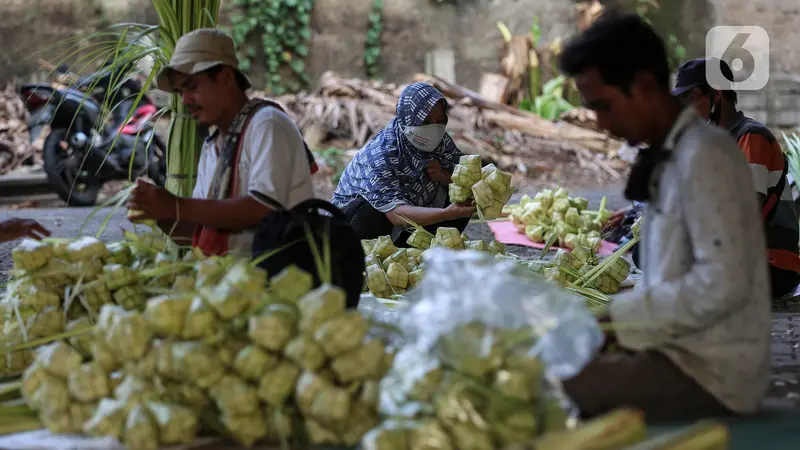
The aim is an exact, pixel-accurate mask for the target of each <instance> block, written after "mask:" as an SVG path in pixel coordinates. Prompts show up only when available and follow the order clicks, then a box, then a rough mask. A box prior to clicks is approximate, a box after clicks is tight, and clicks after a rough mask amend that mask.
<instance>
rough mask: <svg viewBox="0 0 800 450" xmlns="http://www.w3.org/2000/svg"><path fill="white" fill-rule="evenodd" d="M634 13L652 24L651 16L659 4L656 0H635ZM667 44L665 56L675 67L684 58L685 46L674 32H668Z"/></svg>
mask: <svg viewBox="0 0 800 450" xmlns="http://www.w3.org/2000/svg"><path fill="white" fill-rule="evenodd" d="M635 8H636V13H637V14H639V17H641V18H642V19H644V21H645V22H647V23H648V24H650V25H653V18H654V17H655V16H656V15H657V14H658V12H659V10H660V8H661V6H660V5H659V3H658V0H636V5H635ZM665 44H666V46H667V57H668V58H669V65H670V67H671V68H672V69H676V68H677V67H678V66H680V65H681V64H682V63H683V62H684V61H685V60H686V47H684V46H683V44H681V42H680V40H679V39H678V37H677V36H676V35H675V33H668V34H667V38H666V40H665Z"/></svg>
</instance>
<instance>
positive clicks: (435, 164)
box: [425, 159, 452, 185]
mask: <svg viewBox="0 0 800 450" xmlns="http://www.w3.org/2000/svg"><path fill="white" fill-rule="evenodd" d="M425 172H426V173H427V174H428V178H430V180H431V181H434V182H436V183H439V184H444V185H447V184H450V180H451V176H452V174H451V173H449V172H448V171H446V170H444V169H442V165H441V164H439V161H437V160H435V159H434V160H433V161H431V162H430V163H428V166H427V167H426V168H425Z"/></svg>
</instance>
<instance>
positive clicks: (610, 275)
mask: <svg viewBox="0 0 800 450" xmlns="http://www.w3.org/2000/svg"><path fill="white" fill-rule="evenodd" d="M599 263H600V260H599V259H598V258H597V256H596V255H595V254H594V252H593V251H592V249H591V248H589V247H585V246H583V245H578V246H576V247H575V248H573V249H572V251H566V250H564V249H562V248H560V249H558V251H557V252H556V256H555V258H553V260H552V261H543V260H536V261H532V262H531V263H530V265H529V267H530V268H531V270H532V271H534V272H538V273H541V274H543V275H544V276H545V278H547V279H548V280H553V281H557V282H560V283H561V284H563V285H567V284H568V283H574V282H576V281H578V280H580V279H581V278H583V277H584V276H586V275H587V274H588V275H589V276H590V277H591V279H590V280H589V281H590V282H589V283H587V284H585V286H586V287H589V288H593V289H597V290H598V291H600V292H602V293H603V294H616V293H617V292H619V288H620V286H621V285H622V283H623V282H624V281H625V280H626V279H627V278H628V275H629V274H630V271H631V266H630V264H629V263H628V261H626V260H625V259H623V258H621V257H616V255H612V256H611V257H609V263H608V265H607V266H606V267H603V268H602V270H600V271H598V274H597V276H596V277H593V275H594V272H593V270H597V268H598V266H599Z"/></svg>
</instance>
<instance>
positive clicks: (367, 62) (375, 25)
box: [364, 0, 383, 78]
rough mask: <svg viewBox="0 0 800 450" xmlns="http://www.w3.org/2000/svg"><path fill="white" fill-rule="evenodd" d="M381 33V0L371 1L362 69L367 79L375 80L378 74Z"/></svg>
mask: <svg viewBox="0 0 800 450" xmlns="http://www.w3.org/2000/svg"><path fill="white" fill-rule="evenodd" d="M382 32H383V0H373V3H372V11H371V12H370V13H369V29H368V30H367V38H366V40H365V41H364V69H365V71H366V72H367V76H368V77H369V78H375V77H376V76H377V74H378V62H379V60H380V56H381V34H382Z"/></svg>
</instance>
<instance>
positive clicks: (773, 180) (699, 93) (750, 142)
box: [672, 58, 800, 298]
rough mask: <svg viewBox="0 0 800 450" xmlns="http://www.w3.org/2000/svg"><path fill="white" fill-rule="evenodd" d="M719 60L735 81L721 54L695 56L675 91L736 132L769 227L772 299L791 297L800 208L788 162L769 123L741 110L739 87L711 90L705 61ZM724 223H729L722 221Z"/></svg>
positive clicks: (799, 273)
mask: <svg viewBox="0 0 800 450" xmlns="http://www.w3.org/2000/svg"><path fill="white" fill-rule="evenodd" d="M707 64H718V65H719V67H720V70H721V73H722V75H723V76H724V77H725V78H727V79H728V80H729V81H733V80H734V77H733V71H732V70H731V68H730V66H728V64H727V63H726V62H725V61H722V60H720V59H718V58H699V59H693V60H691V61H688V62H686V63H684V64H683V65H681V66H680V67H679V68H678V73H677V77H676V78H677V79H676V83H675V88H674V89H673V90H672V94H673V95H675V96H677V97H679V98H680V99H681V100H682V101H683V102H684V104H687V105H689V104H691V105H692V106H693V107H694V109H695V111H697V113H698V114H699V115H700V116H703V117H705V118H706V119H707V120H708V121H709V122H711V123H714V124H717V125H719V126H721V127H723V128H725V129H727V130H728V131H730V133H731V134H732V135H733V137H734V138H735V139H736V140H737V142H738V143H739V148H741V149H742V151H743V152H744V154H745V156H746V157H747V161H748V162H749V163H750V170H751V172H752V174H753V180H754V182H755V189H756V193H757V194H758V198H759V200H760V201H761V203H760V204H761V205H763V206H762V209H761V218H762V219H763V220H764V223H765V225H766V233H767V247H768V257H769V263H770V277H771V282H772V295H773V297H776V298H780V297H784V296H787V295H791V294H793V293H794V292H795V290H796V289H797V286H798V284H800V255H798V240H800V232H799V231H798V218H797V211H796V210H795V207H794V202H793V201H792V191H791V186H790V185H789V182H788V180H787V176H786V175H787V171H788V167H789V165H788V164H787V161H786V158H785V157H784V155H783V151H782V150H781V147H780V145H779V144H778V140H777V139H775V136H774V135H773V134H772V132H770V130H769V128H767V127H766V126H765V125H764V124H762V123H760V122H757V121H755V120H753V119H751V118H749V117H747V116H745V115H744V114H743V113H742V112H741V111H739V110H737V108H736V101H737V98H738V97H737V94H736V91H734V90H730V89H729V90H718V89H714V88H712V87H711V86H710V85H709V83H708V81H707V79H706V65H707ZM720 225H721V226H724V224H720Z"/></svg>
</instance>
